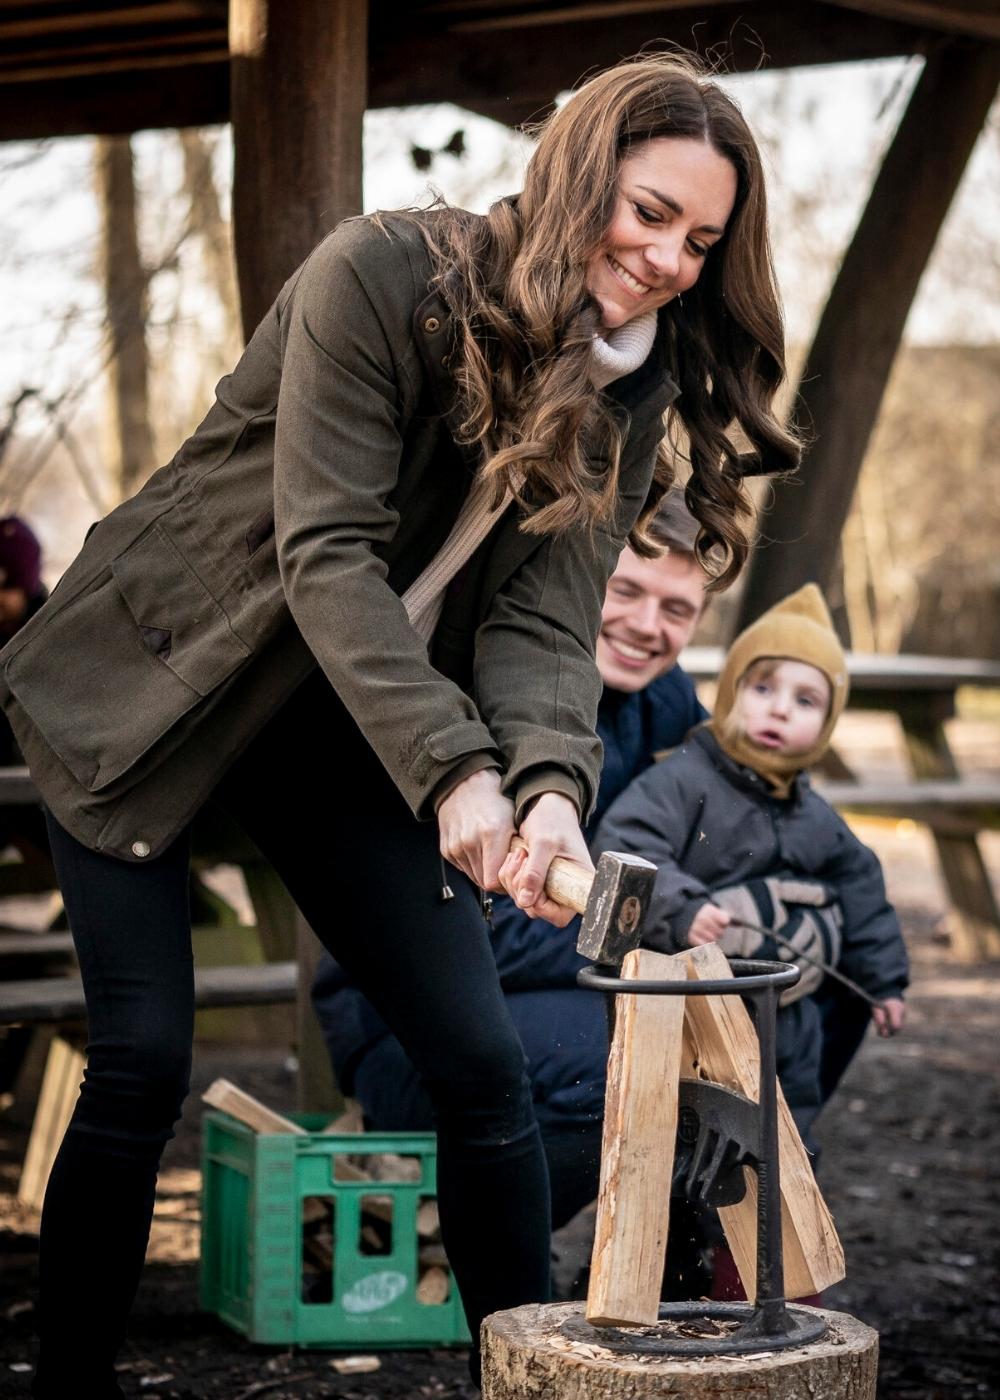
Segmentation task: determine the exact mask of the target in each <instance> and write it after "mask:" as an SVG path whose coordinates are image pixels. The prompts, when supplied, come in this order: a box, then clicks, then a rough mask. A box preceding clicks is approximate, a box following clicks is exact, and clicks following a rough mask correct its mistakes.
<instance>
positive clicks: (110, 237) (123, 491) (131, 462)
mask: <svg viewBox="0 0 1000 1400" xmlns="http://www.w3.org/2000/svg"><path fill="white" fill-rule="evenodd" d="M96 167H97V170H96V173H97V188H98V195H99V198H100V205H101V270H102V273H103V278H104V287H105V296H106V300H107V320H108V333H109V337H110V342H111V344H110V354H109V360H108V371H109V374H110V377H111V395H112V421H113V424H114V449H113V455H114V458H115V477H116V493H117V495H118V496H119V497H120V498H121V499H124V498H125V497H127V496H131V495H132V494H133V493H134V492H135V491H137V490H138V489H139V487H140V486H141V485H142V483H143V482H144V481H145V480H146V478H147V476H149V474H150V472H151V471H152V470H153V468H154V467H155V465H156V449H155V447H154V444H153V432H152V428H151V426H150V413H149V387H148V381H149V362H148V356H147V353H146V311H147V298H146V292H147V275H146V269H145V268H144V267H143V265H142V259H141V257H140V255H139V238H138V233H137V230H136V200H135V179H134V176H133V171H132V145H131V142H130V140H129V138H128V137H127V136H101V137H98V140H97V149H96Z"/></svg>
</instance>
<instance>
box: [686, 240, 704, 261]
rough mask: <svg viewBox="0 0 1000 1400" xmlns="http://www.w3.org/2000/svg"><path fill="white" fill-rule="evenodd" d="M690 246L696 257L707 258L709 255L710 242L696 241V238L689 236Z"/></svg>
mask: <svg viewBox="0 0 1000 1400" xmlns="http://www.w3.org/2000/svg"><path fill="white" fill-rule="evenodd" d="M688 247H689V248H690V249H691V251H692V253H694V255H695V257H696V258H707V257H708V244H707V243H695V241H694V239H692V238H689V239H688Z"/></svg>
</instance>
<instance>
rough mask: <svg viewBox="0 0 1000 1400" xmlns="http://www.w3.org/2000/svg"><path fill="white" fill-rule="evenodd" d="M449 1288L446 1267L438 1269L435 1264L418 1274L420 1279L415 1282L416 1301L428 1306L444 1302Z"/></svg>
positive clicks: (446, 1299)
mask: <svg viewBox="0 0 1000 1400" xmlns="http://www.w3.org/2000/svg"><path fill="white" fill-rule="evenodd" d="M450 1290H451V1284H450V1280H449V1278H448V1271H447V1269H440V1268H438V1267H437V1266H436V1265H435V1266H434V1267H433V1268H430V1269H425V1270H424V1272H423V1273H422V1274H421V1275H420V1281H419V1282H418V1284H417V1302H418V1303H423V1304H424V1305H425V1306H428V1307H433V1306H434V1305H436V1304H440V1303H446V1302H447V1301H448V1294H449V1292H450Z"/></svg>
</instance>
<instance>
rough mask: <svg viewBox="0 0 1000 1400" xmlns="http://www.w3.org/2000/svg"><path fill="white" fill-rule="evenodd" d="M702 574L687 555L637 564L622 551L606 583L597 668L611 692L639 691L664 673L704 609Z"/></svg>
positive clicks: (703, 575) (639, 561) (626, 552)
mask: <svg viewBox="0 0 1000 1400" xmlns="http://www.w3.org/2000/svg"><path fill="white" fill-rule="evenodd" d="M705 582H706V580H705V574H704V572H703V570H702V568H701V565H700V564H699V563H698V561H697V560H696V559H695V557H694V555H692V554H664V555H663V557H662V558H660V559H640V558H639V557H638V555H636V554H633V552H632V550H631V549H629V548H628V547H627V546H626V548H625V549H623V550H622V554H621V558H620V559H619V560H618V567H617V568H616V569H615V571H614V573H613V574H612V575H611V578H610V580H609V582H608V591H607V594H606V595H605V599H604V610H603V612H602V613H601V630H600V632H599V633H598V637H597V666H598V669H599V671H600V673H601V677H602V679H603V681H604V684H605V685H608V686H610V687H611V688H612V689H613V690H624V691H634V690H643V689H644V688H645V687H646V686H647V685H649V683H650V681H653V680H655V679H656V677H657V676H662V675H663V673H664V671H669V670H670V668H671V666H673V665H674V664H675V663H676V661H677V658H678V656H679V655H680V653H681V650H682V649H683V648H684V647H685V646H686V645H687V643H688V642H689V641H690V639H691V634H692V632H693V631H694V629H695V624H696V623H697V621H698V618H699V616H700V615H701V610H702V608H703V607H704V605H705Z"/></svg>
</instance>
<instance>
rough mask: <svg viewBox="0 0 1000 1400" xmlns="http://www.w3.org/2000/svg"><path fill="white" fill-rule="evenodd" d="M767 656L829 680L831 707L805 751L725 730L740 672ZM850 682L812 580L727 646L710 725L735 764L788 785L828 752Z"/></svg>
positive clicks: (781, 785)
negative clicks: (768, 746) (782, 749)
mask: <svg viewBox="0 0 1000 1400" xmlns="http://www.w3.org/2000/svg"><path fill="white" fill-rule="evenodd" d="M765 658H774V659H776V660H777V659H782V660H789V661H804V662H805V663H806V664H807V665H809V666H815V667H816V669H817V670H818V671H822V673H823V675H824V676H826V678H827V680H828V681H829V682H830V710H829V713H828V715H827V717H826V723H825V724H824V725H823V728H822V730H821V731H820V735H819V738H818V739H817V740H816V743H815V744H814V745H813V747H812V748H811V749H810V750H809V751H808V753H804V754H788V755H781V754H775V753H773V752H771V751H765V750H763V749H760V748H758V747H757V746H756V745H755V744H751V743H750V742H749V741H748V740H746V739H745V738H743V736H742V735H740V734H736V735H732V734H730V733H729V726H728V725H727V724H726V720H727V719H728V717H729V715H730V714H731V713H732V709H733V706H734V704H735V703H736V691H737V686H738V685H739V682H740V679H741V677H743V676H745V675H746V673H747V671H748V670H749V669H750V667H751V666H752V665H753V664H754V662H755V661H763V660H764V659H765ZM848 690H849V685H848V679H847V662H846V660H845V657H844V649H843V647H842V646H841V645H840V642H839V640H838V639H837V634H836V632H835V631H834V630H833V621H832V619H831V617H830V612H829V609H828V608H827V606H826V603H825V602H824V600H823V595H822V593H821V592H820V591H819V589H818V588H817V587H816V585H815V584H814V583H807V584H806V585H805V587H804V588H800V589H799V590H798V592H797V593H791V594H789V596H788V597H787V598H783V599H782V600H781V602H780V603H775V605H774V607H773V608H769V609H768V611H767V612H766V613H764V614H763V615H762V616H761V617H759V618H758V619H757V621H756V622H753V623H751V625H750V626H749V627H748V628H746V630H745V631H743V632H741V633H740V635H739V636H738V637H737V638H736V640H735V641H734V642H733V644H732V646H731V647H730V648H729V652H728V654H727V656H726V660H725V662H724V664H723V667H722V671H721V673H720V675H719V687H718V692H717V694H716V700H715V709H714V712H713V716H712V720H711V722H710V728H711V730H712V733H713V734H714V735H715V737H716V739H717V740H718V742H719V744H720V746H721V747H722V748H724V749H725V750H726V752H727V753H728V754H729V755H730V756H731V757H732V758H735V759H736V761H737V762H738V763H743V764H746V766H747V767H748V768H753V769H754V770H755V771H757V772H759V773H761V774H762V776H764V777H766V778H767V779H768V780H769V781H770V782H772V783H773V784H774V785H775V786H776V787H778V788H779V789H780V788H785V789H786V790H787V788H788V786H789V782H788V780H789V779H790V778H791V777H792V776H794V774H795V773H797V772H800V771H801V770H802V769H803V768H809V767H811V766H812V764H814V763H817V762H818V761H819V760H820V759H821V758H822V757H823V754H824V753H825V752H826V750H827V748H828V747H829V744H830V737H831V735H832V734H833V729H834V725H835V724H836V723H837V720H838V719H839V718H840V714H841V711H842V710H843V708H844V706H845V704H846V703H847V695H848Z"/></svg>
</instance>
